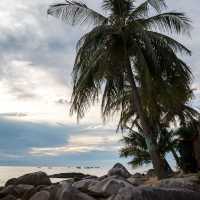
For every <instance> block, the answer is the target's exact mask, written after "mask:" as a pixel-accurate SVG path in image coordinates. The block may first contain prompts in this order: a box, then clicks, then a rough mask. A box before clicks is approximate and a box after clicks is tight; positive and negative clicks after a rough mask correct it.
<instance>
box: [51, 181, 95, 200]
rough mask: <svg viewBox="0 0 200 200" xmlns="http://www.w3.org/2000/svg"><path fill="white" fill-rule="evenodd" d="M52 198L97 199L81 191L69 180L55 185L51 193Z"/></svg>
mask: <svg viewBox="0 0 200 200" xmlns="http://www.w3.org/2000/svg"><path fill="white" fill-rule="evenodd" d="M50 199H52V200H55V199H56V200H95V199H94V198H92V197H90V196H89V195H87V194H85V193H82V192H80V191H79V190H77V189H76V188H75V187H73V186H72V185H71V184H70V183H68V182H62V184H58V185H56V186H55V187H54V189H53V190H52V193H51V198H50Z"/></svg>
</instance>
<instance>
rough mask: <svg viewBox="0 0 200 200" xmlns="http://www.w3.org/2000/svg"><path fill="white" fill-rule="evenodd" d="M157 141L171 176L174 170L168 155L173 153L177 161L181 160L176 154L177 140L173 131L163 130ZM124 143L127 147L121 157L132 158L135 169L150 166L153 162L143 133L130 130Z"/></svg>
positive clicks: (122, 150)
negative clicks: (145, 165) (166, 157)
mask: <svg viewBox="0 0 200 200" xmlns="http://www.w3.org/2000/svg"><path fill="white" fill-rule="evenodd" d="M156 141H157V146H158V149H159V151H160V153H161V155H162V156H163V159H164V161H165V169H166V171H168V173H169V174H171V173H172V169H171V167H170V165H169V164H168V162H167V160H166V159H165V156H166V154H167V153H169V152H172V153H173V155H174V156H175V159H176V161H177V159H179V158H178V156H177V154H176V142H175V141H176V140H175V139H174V135H173V131H167V129H162V130H161V132H160V133H158V134H157V138H156ZM122 142H123V144H124V145H125V146H124V147H123V148H122V149H121V151H120V155H121V157H132V160H131V161H130V162H129V164H131V165H132V166H133V167H138V166H142V165H143V164H149V163H151V162H152V160H151V156H150V154H149V152H148V148H147V144H146V140H145V138H144V136H143V133H142V132H140V131H138V132H137V131H135V130H133V129H130V128H129V134H128V135H127V136H124V138H123V139H122ZM177 164H179V160H178V161H177Z"/></svg>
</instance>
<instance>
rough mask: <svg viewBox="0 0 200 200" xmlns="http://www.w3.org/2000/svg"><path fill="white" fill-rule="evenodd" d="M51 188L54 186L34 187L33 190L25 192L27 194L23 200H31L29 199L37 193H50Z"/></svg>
mask: <svg viewBox="0 0 200 200" xmlns="http://www.w3.org/2000/svg"><path fill="white" fill-rule="evenodd" d="M49 187H52V185H51V186H48V187H46V186H37V187H34V188H32V189H31V190H29V191H27V192H25V194H24V195H23V197H22V199H24V200H29V199H30V198H31V197H32V196H33V195H35V194H36V193H37V192H40V191H43V190H45V191H50V190H51V188H49Z"/></svg>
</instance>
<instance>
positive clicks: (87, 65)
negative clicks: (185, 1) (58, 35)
mask: <svg viewBox="0 0 200 200" xmlns="http://www.w3.org/2000/svg"><path fill="white" fill-rule="evenodd" d="M166 8H167V6H166V3H165V1H164V0H146V1H145V2H143V3H142V4H140V5H139V6H137V4H136V2H135V1H134V0H102V9H103V10H105V11H106V13H107V15H103V14H101V13H98V12H97V11H95V10H93V9H91V8H89V7H87V5H86V4H85V3H83V2H78V1H67V0H66V1H65V2H64V3H58V4H53V5H51V6H50V7H49V9H48V14H50V15H52V16H55V17H58V18H61V19H62V20H64V21H65V22H67V23H69V24H71V25H78V24H88V23H89V24H92V25H93V29H92V30H91V31H90V32H88V33H86V34H85V35H84V36H83V37H82V38H81V39H80V40H79V41H78V43H77V56H76V59H75V64H74V68H73V94H72V107H71V113H74V112H75V113H77V117H78V119H79V118H82V117H83V116H84V114H85V111H86V110H87V109H88V108H89V107H90V106H91V105H92V104H94V103H95V102H96V101H98V100H99V99H100V98H101V95H100V94H101V93H100V92H101V91H103V94H102V113H103V116H104V117H105V116H109V114H110V113H111V112H113V111H120V110H121V107H122V106H117V107H114V106H113V104H112V103H113V100H114V101H116V100H118V99H119V98H124V97H125V94H126V88H127V87H130V88H131V94H130V95H131V98H130V99H131V100H130V101H131V104H132V109H134V111H135V113H137V115H138V117H139V119H140V122H141V127H142V129H143V132H144V135H145V138H146V141H147V146H148V149H149V152H150V155H151V157H152V160H153V165H154V167H155V169H156V170H157V171H158V176H159V177H162V176H163V174H164V172H163V170H162V169H164V167H163V166H162V158H161V157H160V156H159V152H158V149H156V145H155V143H154V141H153V138H152V130H151V127H150V125H149V124H150V123H149V120H151V119H150V118H151V116H149V115H148V113H153V112H152V111H154V113H155V115H157V113H158V115H160V109H157V106H156V104H157V102H158V99H159V105H162V106H163V107H164V108H166V107H167V105H170V106H171V105H174V107H176V105H179V104H180V103H181V104H185V102H187V100H188V99H189V98H190V96H191V93H190V88H189V85H190V81H191V72H190V68H189V67H188V66H187V64H186V63H184V61H182V60H181V59H180V58H179V57H178V56H177V55H178V54H177V53H180V54H186V55H190V54H191V52H190V50H188V49H187V48H186V47H185V46H184V45H182V44H181V43H179V42H177V41H176V40H174V39H173V38H171V37H169V36H167V35H164V33H167V34H171V33H173V34H188V32H189V29H190V20H189V19H188V18H187V17H186V16H185V14H184V13H180V12H163V11H165V9H166ZM151 13H155V14H156V15H151ZM138 88H140V89H139V90H138ZM154 93H159V94H160V95H156V98H157V99H156V98H153V96H154V95H153V94H154ZM174 94H176V96H175V95H174ZM121 102H122V104H123V101H121ZM162 106H159V107H162ZM149 108H151V110H149ZM113 109H114V110H113ZM153 118H154V117H153ZM155 118H156V117H155Z"/></svg>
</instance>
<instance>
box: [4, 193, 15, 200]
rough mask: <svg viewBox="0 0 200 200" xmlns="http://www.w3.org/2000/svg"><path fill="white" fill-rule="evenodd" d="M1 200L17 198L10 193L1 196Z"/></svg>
mask: <svg viewBox="0 0 200 200" xmlns="http://www.w3.org/2000/svg"><path fill="white" fill-rule="evenodd" d="M1 200H17V198H16V197H15V196H13V195H10V194H9V195H7V196H5V197H3V198H1Z"/></svg>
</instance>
